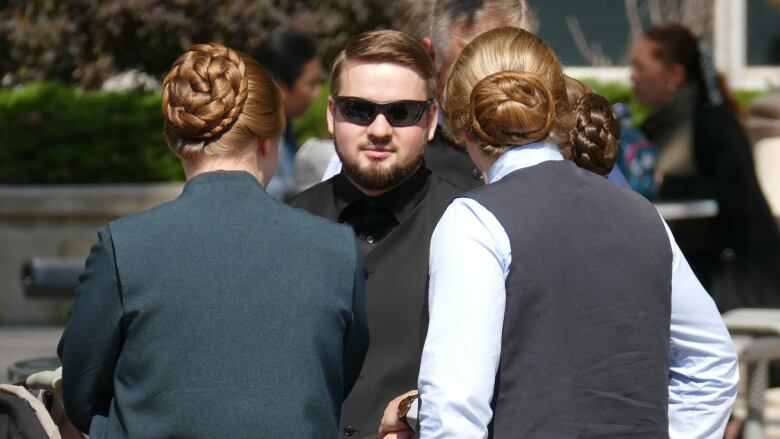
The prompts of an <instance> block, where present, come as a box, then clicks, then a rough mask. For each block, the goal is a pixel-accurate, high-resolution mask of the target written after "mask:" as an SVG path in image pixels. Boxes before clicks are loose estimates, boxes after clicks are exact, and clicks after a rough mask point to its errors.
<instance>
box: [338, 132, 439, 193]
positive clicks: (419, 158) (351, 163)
mask: <svg viewBox="0 0 780 439" xmlns="http://www.w3.org/2000/svg"><path fill="white" fill-rule="evenodd" d="M333 143H334V144H335V146H336V154H337V155H338V156H339V159H340V160H341V165H342V168H343V172H344V173H345V174H346V176H347V177H349V179H350V180H352V183H354V184H355V185H357V186H358V187H360V188H362V189H366V190H369V191H383V190H388V189H392V188H394V187H396V186H398V185H399V184H401V183H403V182H404V181H406V179H408V178H409V177H411V176H412V174H413V173H414V172H415V171H417V169H419V167H420V165H421V164H422V162H423V156H424V155H425V148H426V146H427V142H423V144H422V145H421V146H420V147H419V153H417V154H416V155H415V156H413V157H412V158H411V160H409V161H408V162H407V163H400V164H398V165H395V166H392V167H390V168H386V167H382V166H376V167H371V168H369V169H364V168H362V167H361V166H360V160H359V157H358V158H355V160H350V159H349V158H347V157H346V156H345V155H343V154H342V153H341V149H340V148H339V143H338V140H337V139H336V138H335V137H334V138H333ZM363 146H366V144H361V145H359V146H358V150H359V149H360V148H361V147H363ZM395 149H396V150H397V149H398V148H397V147H395ZM358 154H360V152H358Z"/></svg>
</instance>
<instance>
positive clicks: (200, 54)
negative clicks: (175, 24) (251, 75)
mask: <svg viewBox="0 0 780 439" xmlns="http://www.w3.org/2000/svg"><path fill="white" fill-rule="evenodd" d="M245 73H246V66H245V64H244V61H243V59H242V58H241V57H240V56H239V55H238V53H237V52H235V51H233V50H232V49H229V48H227V47H225V46H223V45H220V44H198V45H195V46H193V47H192V48H190V50H188V51H187V52H186V53H185V54H184V55H182V56H180V57H179V59H177V60H176V62H175V63H174V64H173V67H172V68H171V71H170V72H169V73H168V75H167V76H166V77H165V80H164V81H163V90H162V109H163V115H164V116H165V123H166V130H169V129H172V130H175V131H177V132H178V134H179V135H180V136H181V137H184V138H188V139H191V140H211V139H214V138H215V137H216V136H219V135H220V134H221V133H223V132H225V131H226V130H228V129H229V128H230V126H231V125H232V124H233V123H234V122H235V121H236V119H238V116H239V115H240V114H241V110H242V108H243V106H244V102H245V101H246V98H247V93H248V89H249V80H248V78H247V75H246V74H245Z"/></svg>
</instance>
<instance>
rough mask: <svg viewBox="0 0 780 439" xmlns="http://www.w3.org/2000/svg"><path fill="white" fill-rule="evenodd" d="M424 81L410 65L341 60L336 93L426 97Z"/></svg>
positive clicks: (388, 97)
mask: <svg viewBox="0 0 780 439" xmlns="http://www.w3.org/2000/svg"><path fill="white" fill-rule="evenodd" d="M426 90H427V87H426V81H425V79H423V77H422V76H421V75H420V74H419V73H417V72H416V71H415V70H414V69H412V68H411V67H407V66H405V65H402V64H398V63H393V62H370V61H360V60H349V59H347V60H345V61H344V64H343V66H342V69H341V74H340V78H339V94H340V95H342V96H356V97H364V98H370V99H374V100H377V101H391V100H401V99H411V100H424V99H426V98H427V93H426Z"/></svg>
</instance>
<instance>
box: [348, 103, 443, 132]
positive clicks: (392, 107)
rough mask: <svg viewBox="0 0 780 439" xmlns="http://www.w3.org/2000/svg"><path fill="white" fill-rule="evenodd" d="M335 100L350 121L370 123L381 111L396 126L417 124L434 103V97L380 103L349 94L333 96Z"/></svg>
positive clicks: (360, 123)
mask: <svg viewBox="0 0 780 439" xmlns="http://www.w3.org/2000/svg"><path fill="white" fill-rule="evenodd" d="M333 100H334V101H336V105H338V107H339V111H340V112H341V115H342V116H344V119H346V120H347V121H348V122H351V123H354V124H358V125H369V124H371V122H373V121H374V119H376V116H377V114H380V113H381V114H383V115H384V116H385V119H387V122H388V123H389V124H390V125H392V126H394V127H406V126H409V125H414V124H416V123H417V122H418V121H419V120H420V118H421V117H422V115H423V113H425V110H427V109H428V107H430V106H431V104H432V103H433V99H428V100H427V101H393V102H386V103H379V102H374V101H369V100H368V99H362V98H355V97H349V96H333Z"/></svg>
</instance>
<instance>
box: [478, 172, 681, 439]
mask: <svg viewBox="0 0 780 439" xmlns="http://www.w3.org/2000/svg"><path fill="white" fill-rule="evenodd" d="M466 196H467V197H470V198H473V199H474V200H476V201H478V202H479V203H480V204H482V205H483V206H485V207H486V208H487V209H488V210H489V211H490V212H492V213H493V214H494V215H495V217H496V218H497V219H498V221H499V222H500V223H501V224H502V226H503V227H504V229H505V230H506V233H507V235H508V237H509V241H510V245H511V248H512V262H511V265H510V270H509V275H508V277H507V281H506V312H505V315H504V329H503V335H502V342H501V362H500V365H499V370H498V374H497V376H496V387H495V394H494V398H493V410H494V416H493V422H492V425H491V437H495V438H556V439H559V438H575V437H576V438H596V437H599V438H603V437H614V438H628V437H637V438H638V437H641V438H661V437H663V438H668V436H669V433H668V416H667V405H668V381H669V369H668V358H669V324H670V313H671V268H672V253H671V247H670V244H669V238H668V237H667V234H666V231H665V230H664V227H663V223H662V221H661V219H660V217H659V215H658V213H657V212H656V210H655V209H654V208H653V206H652V205H651V204H650V203H649V202H647V201H646V200H645V199H644V198H642V197H641V196H639V195H637V194H635V193H633V192H629V191H626V190H623V189H619V188H617V187H616V186H614V185H612V184H611V183H609V182H608V181H607V179H605V178H603V177H600V176H598V175H596V174H593V173H591V172H588V171H585V170H582V169H579V168H577V167H576V166H575V165H574V164H573V163H571V162H568V161H557V162H556V161H550V162H544V163H542V164H539V165H536V166H532V167H529V168H525V169H521V170H517V171H515V172H512V173H510V174H509V175H507V176H506V177H504V178H503V179H501V180H500V181H498V182H496V183H494V184H490V185H488V186H485V187H483V188H480V189H477V190H475V191H473V192H471V193H469V194H467V195H466Z"/></svg>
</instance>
